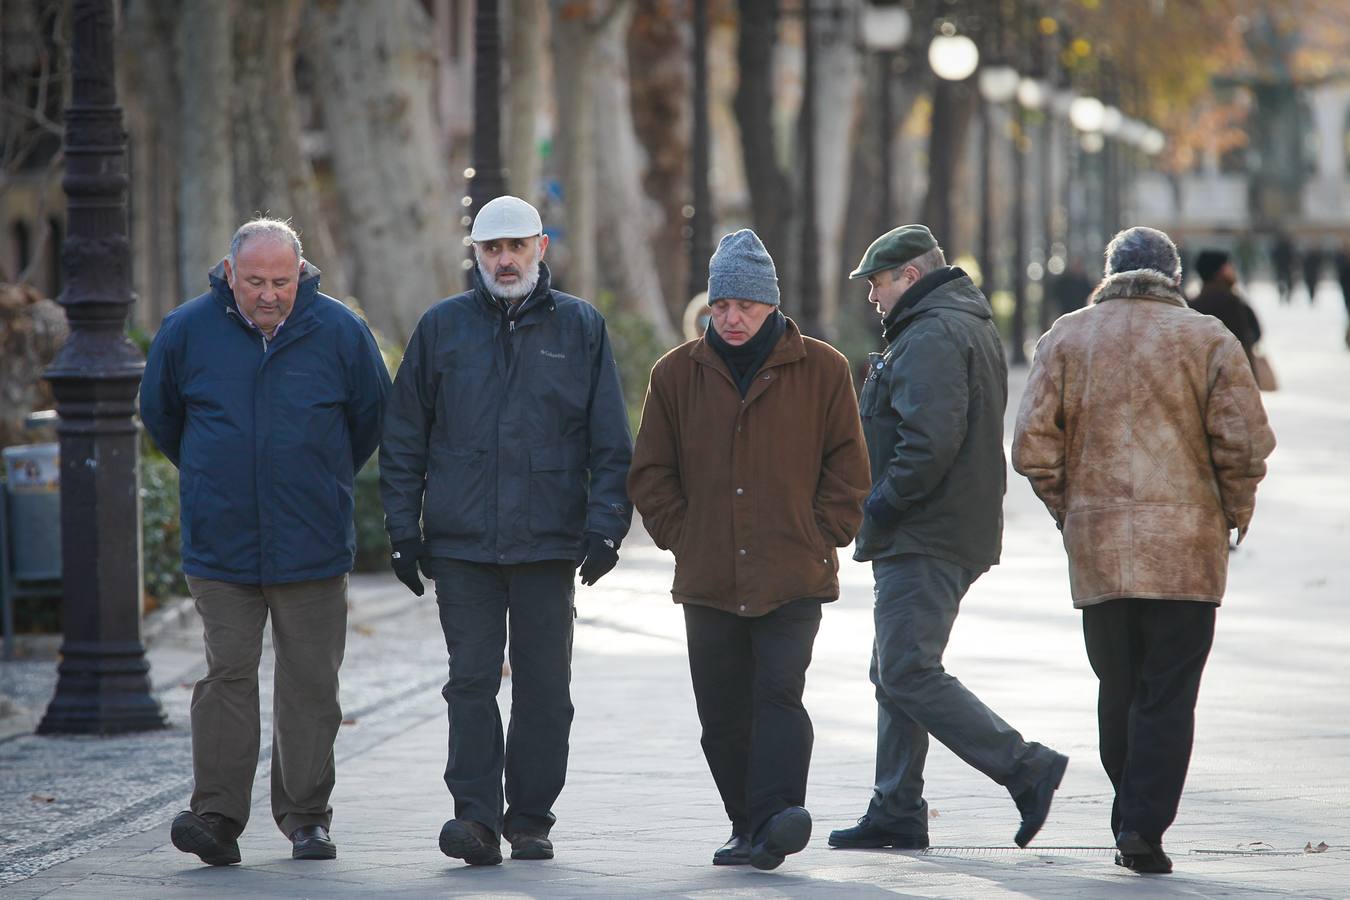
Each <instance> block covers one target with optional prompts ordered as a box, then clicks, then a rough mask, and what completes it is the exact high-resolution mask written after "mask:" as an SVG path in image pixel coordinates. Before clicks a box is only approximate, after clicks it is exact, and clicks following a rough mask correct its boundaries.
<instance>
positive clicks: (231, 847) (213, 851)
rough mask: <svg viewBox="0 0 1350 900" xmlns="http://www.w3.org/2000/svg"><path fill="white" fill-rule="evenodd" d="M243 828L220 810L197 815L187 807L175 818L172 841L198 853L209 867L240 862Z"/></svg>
mask: <svg viewBox="0 0 1350 900" xmlns="http://www.w3.org/2000/svg"><path fill="white" fill-rule="evenodd" d="M238 838H239V830H238V827H237V826H236V825H235V824H234V823H233V822H231V821H230V820H229V819H227V818H225V817H224V816H222V815H220V814H219V813H202V814H201V815H197V814H196V813H195V812H192V811H191V810H187V809H185V810H183V811H182V812H180V813H179V814H178V815H177V816H175V817H174V820H173V826H172V827H171V828H170V829H169V840H171V841H173V845H174V846H175V847H177V848H178V849H179V850H182V851H183V852H184V853H195V854H197V856H199V857H201V860H202V862H204V863H206V864H207V865H208V866H232V865H234V864H235V863H237V862H239V860H240V856H239V840H238Z"/></svg>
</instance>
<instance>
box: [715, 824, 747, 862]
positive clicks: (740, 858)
mask: <svg viewBox="0 0 1350 900" xmlns="http://www.w3.org/2000/svg"><path fill="white" fill-rule="evenodd" d="M749 862H750V835H748V834H737V833H736V832H734V831H733V832H732V833H731V837H730V839H728V840H727V842H726V843H725V844H723V845H722V846H720V847H718V848H717V849H716V850H714V851H713V865H714V866H744V865H746V864H748V863H749Z"/></svg>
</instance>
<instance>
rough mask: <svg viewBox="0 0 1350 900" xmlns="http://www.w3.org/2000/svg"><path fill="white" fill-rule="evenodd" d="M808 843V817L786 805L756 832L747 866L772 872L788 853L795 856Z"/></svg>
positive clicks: (793, 807) (804, 811)
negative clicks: (758, 833)
mask: <svg viewBox="0 0 1350 900" xmlns="http://www.w3.org/2000/svg"><path fill="white" fill-rule="evenodd" d="M809 840H811V814H810V813H809V812H807V811H806V810H804V809H802V808H801V807H800V806H789V807H788V808H787V809H785V810H783V811H782V812H780V813H777V814H775V815H774V816H773V817H772V818H771V819H769V821H767V822H765V823H764V826H763V827H762V828H761V829H760V840H759V843H757V844H755V845H754V846H753V847H751V848H750V865H752V866H754V867H755V868H756V869H766V870H767V869H776V868H778V867H779V866H780V865H782V864H783V858H784V857H786V856H787V855H788V854H790V853H799V852H801V850H802V849H803V848H804V847H806V842H807V841H809Z"/></svg>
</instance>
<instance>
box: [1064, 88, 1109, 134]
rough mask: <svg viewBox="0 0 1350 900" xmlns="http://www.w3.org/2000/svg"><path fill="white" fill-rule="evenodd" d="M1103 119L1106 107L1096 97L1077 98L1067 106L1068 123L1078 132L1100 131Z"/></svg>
mask: <svg viewBox="0 0 1350 900" xmlns="http://www.w3.org/2000/svg"><path fill="white" fill-rule="evenodd" d="M1105 117H1106V107H1105V106H1103V105H1102V101H1100V100H1098V99H1097V98H1096V97H1078V98H1076V99H1075V100H1074V101H1073V102H1072V103H1070V104H1069V121H1070V122H1072V123H1073V127H1074V128H1077V129H1078V130H1079V131H1085V132H1088V133H1092V132H1097V131H1101V130H1102V120H1103V119H1104V118H1105Z"/></svg>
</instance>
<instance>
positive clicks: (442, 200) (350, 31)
mask: <svg viewBox="0 0 1350 900" xmlns="http://www.w3.org/2000/svg"><path fill="white" fill-rule="evenodd" d="M315 9H316V12H317V13H318V14H317V15H315V16H314V17H313V28H312V29H310V30H309V31H308V32H307V40H312V44H308V45H307V46H308V47H311V48H312V52H311V53H309V54H308V55H307V56H308V58H309V59H310V60H311V62H312V65H313V66H314V70H315V75H316V78H315V89H316V91H317V92H318V94H319V97H320V100H321V105H322V109H323V117H324V122H325V125H326V129H325V131H326V134H327V136H328V144H329V147H330V150H331V154H332V160H333V168H334V174H335V175H336V186H337V192H338V194H339V196H340V198H341V205H342V209H343V214H344V216H345V221H346V223H347V229H348V234H349V240H350V243H351V247H352V253H353V265H352V267H351V270H352V274H353V278H352V280H351V283H350V284H351V290H352V292H353V293H354V294H355V295H356V297H357V299H358V301H359V302H360V304H361V305H362V306H363V308H364V309H365V312H366V314H367V315H368V316H369V318H370V321H371V322H372V324H374V325H376V326H377V327H378V328H380V329H381V330H383V331H384V332H385V333H386V334H387V335H388V336H389V337H390V338H391V339H394V340H397V341H399V342H402V341H404V340H406V339H407V337H408V336H409V335H410V334H411V333H412V329H413V327H414V326H415V325H416V324H417V320H418V318H419V317H420V316H421V314H422V312H423V311H425V310H426V309H427V308H428V307H429V306H430V305H431V304H432V303H433V302H435V301H436V300H438V299H440V298H442V297H445V296H448V295H449V294H452V293H456V292H457V291H458V290H459V283H460V277H461V276H460V272H461V269H460V265H459V261H460V259H461V253H462V247H463V240H462V238H463V235H464V229H463V226H461V225H460V224H459V221H458V213H459V210H460V207H459V204H458V202H457V199H456V197H455V196H454V195H453V192H452V191H451V189H450V182H449V176H448V172H447V170H446V155H445V152H444V147H443V146H442V142H441V138H440V135H439V132H438V128H437V125H436V121H437V120H436V115H435V106H434V96H433V86H434V84H435V79H436V59H435V48H434V47H433V45H432V41H431V35H432V27H431V21H430V19H429V18H428V16H427V14H426V13H425V11H424V10H423V8H422V6H421V4H418V3H408V2H400V3H391V4H387V5H379V6H376V5H372V4H369V3H366V2H364V0H317V2H316V4H315Z"/></svg>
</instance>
